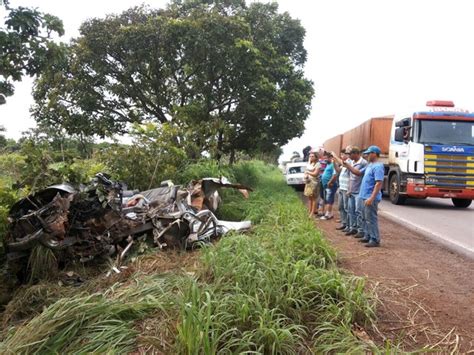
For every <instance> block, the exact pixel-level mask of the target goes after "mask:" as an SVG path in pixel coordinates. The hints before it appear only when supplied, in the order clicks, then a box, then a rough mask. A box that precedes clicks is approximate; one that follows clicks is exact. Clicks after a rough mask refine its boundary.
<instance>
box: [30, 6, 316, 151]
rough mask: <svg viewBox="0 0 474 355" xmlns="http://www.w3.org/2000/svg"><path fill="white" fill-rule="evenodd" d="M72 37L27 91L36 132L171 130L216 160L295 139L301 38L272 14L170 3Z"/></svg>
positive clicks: (300, 112)
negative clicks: (61, 57) (52, 128)
mask: <svg viewBox="0 0 474 355" xmlns="http://www.w3.org/2000/svg"><path fill="white" fill-rule="evenodd" d="M80 33H81V35H80V37H79V38H77V39H75V40H74V41H73V42H72V43H71V45H70V48H69V55H68V56H67V60H65V61H64V62H63V63H61V64H60V65H57V66H53V67H52V68H51V70H50V71H48V72H47V73H46V74H44V75H42V76H41V78H40V79H39V80H38V81H37V83H36V89H35V94H34V95H35V100H36V103H37V104H36V106H35V108H34V115H35V117H36V119H37V121H38V122H39V124H40V125H60V126H61V127H63V128H65V129H66V130H67V131H68V132H69V133H71V134H83V135H99V136H101V137H105V136H111V135H114V134H117V133H124V132H126V131H127V129H128V127H129V124H130V123H136V122H138V123H140V122H144V121H155V122H158V123H159V124H168V125H169V124H172V125H174V126H176V127H179V128H180V129H179V132H180V137H179V138H180V139H182V140H190V141H192V142H193V143H195V144H197V145H198V146H200V147H201V148H202V150H203V151H208V152H210V153H211V154H212V155H213V156H214V157H216V158H220V156H221V155H222V154H226V153H230V154H231V155H232V154H233V153H234V152H235V151H244V152H248V153H252V152H254V151H255V150H259V151H265V150H267V151H272V152H273V151H275V147H278V146H280V145H283V144H285V143H287V142H288V140H289V139H291V138H293V137H295V136H298V135H300V134H301V133H302V132H303V130H304V121H305V119H306V118H307V116H308V114H309V109H310V103H311V98H312V96H313V89H312V83H311V82H310V81H308V80H307V79H305V78H304V75H303V66H304V63H305V61H306V51H305V49H304V47H303V39H304V34H305V31H304V29H303V27H302V26H301V24H300V23H299V21H298V20H294V19H292V18H291V17H290V16H289V15H288V14H287V13H283V14H281V13H279V12H278V5H277V4H274V3H272V4H261V3H253V4H251V5H250V6H248V7H247V6H246V5H245V1H243V0H225V1H223V0H214V1H205V0H199V1H196V0H194V1H189V0H188V1H178V0H176V1H174V2H172V3H171V4H170V5H169V6H168V8H167V9H164V10H152V9H149V8H145V7H138V8H132V9H130V10H128V11H126V12H124V13H122V14H120V15H112V16H108V17H106V18H105V19H93V20H90V21H87V22H85V23H84V24H83V25H82V26H81V29H80ZM158 127H159V126H158Z"/></svg>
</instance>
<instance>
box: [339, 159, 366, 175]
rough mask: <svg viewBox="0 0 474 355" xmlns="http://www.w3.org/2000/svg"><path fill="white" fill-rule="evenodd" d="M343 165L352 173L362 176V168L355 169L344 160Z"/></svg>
mask: <svg viewBox="0 0 474 355" xmlns="http://www.w3.org/2000/svg"><path fill="white" fill-rule="evenodd" d="M343 164H344V166H345V167H346V168H347V169H348V170H349V171H350V172H351V173H352V174H354V175H357V176H362V175H363V174H364V171H363V170H362V171H361V170H359V169H356V168H354V167H353V166H352V165H351V164H349V163H347V162H344V163H343Z"/></svg>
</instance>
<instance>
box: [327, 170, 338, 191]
mask: <svg viewBox="0 0 474 355" xmlns="http://www.w3.org/2000/svg"><path fill="white" fill-rule="evenodd" d="M336 179H337V173H336V170H334V172H333V173H332V176H331V180H329V182H328V186H329V187H332V185H333V184H334V182H335V181H336Z"/></svg>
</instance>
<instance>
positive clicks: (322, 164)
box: [318, 159, 328, 176]
mask: <svg viewBox="0 0 474 355" xmlns="http://www.w3.org/2000/svg"><path fill="white" fill-rule="evenodd" d="M318 162H319V175H321V176H322V175H323V174H324V170H326V166H327V165H328V161H327V160H326V159H319V160H318Z"/></svg>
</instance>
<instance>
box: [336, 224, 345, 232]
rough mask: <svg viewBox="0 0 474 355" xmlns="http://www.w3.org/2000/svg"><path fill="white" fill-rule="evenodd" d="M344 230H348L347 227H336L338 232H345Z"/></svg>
mask: <svg viewBox="0 0 474 355" xmlns="http://www.w3.org/2000/svg"><path fill="white" fill-rule="evenodd" d="M344 229H346V226H345V225H342V226H339V227H336V230H337V231H342V230H344Z"/></svg>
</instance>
